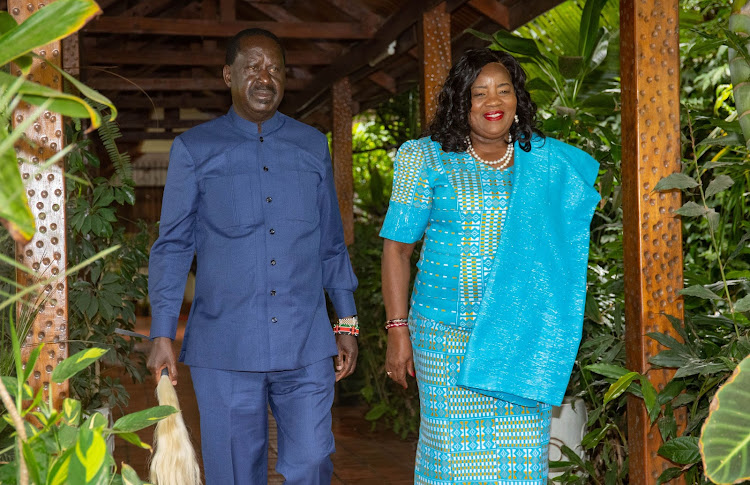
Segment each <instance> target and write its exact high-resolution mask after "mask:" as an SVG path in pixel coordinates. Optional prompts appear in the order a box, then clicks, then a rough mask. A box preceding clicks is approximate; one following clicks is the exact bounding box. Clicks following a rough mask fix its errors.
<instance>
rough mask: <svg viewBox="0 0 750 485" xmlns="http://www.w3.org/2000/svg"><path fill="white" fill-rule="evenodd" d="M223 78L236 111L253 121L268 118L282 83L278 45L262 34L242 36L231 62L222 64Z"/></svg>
mask: <svg viewBox="0 0 750 485" xmlns="http://www.w3.org/2000/svg"><path fill="white" fill-rule="evenodd" d="M224 82H225V83H226V84H227V87H229V88H230V90H231V92H232V104H233V105H234V109H235V111H237V114H239V115H240V116H242V117H243V118H245V119H246V120H249V121H252V122H254V123H260V122H263V121H266V120H268V119H270V118H271V117H272V116H273V115H274V113H275V112H276V109H278V107H279V104H280V103H281V99H282V98H283V97H284V87H285V86H286V73H285V71H284V58H283V56H282V54H281V47H279V45H278V44H276V42H274V41H273V39H269V38H268V37H265V36H262V35H254V36H250V37H243V38H242V39H241V40H240V50H239V52H238V53H237V57H236V58H235V59H234V62H233V63H232V65H231V66H226V65H225V66H224Z"/></svg>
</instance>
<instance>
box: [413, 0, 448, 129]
mask: <svg viewBox="0 0 750 485" xmlns="http://www.w3.org/2000/svg"><path fill="white" fill-rule="evenodd" d="M418 44H419V73H420V85H419V88H420V95H421V98H422V102H421V105H422V117H421V119H422V129H423V130H424V129H426V128H427V126H428V125H429V123H430V120H432V117H433V115H434V114H435V109H436V108H437V95H438V93H440V89H441V88H442V87H443V83H444V82H445V78H446V77H448V71H450V69H451V62H452V61H451V14H450V12H448V9H447V7H446V4H445V2H442V3H440V4H438V5H437V6H435V7H434V8H432V9H430V10H428V11H426V12H424V13H423V14H422V17H421V18H420V20H419V42H418Z"/></svg>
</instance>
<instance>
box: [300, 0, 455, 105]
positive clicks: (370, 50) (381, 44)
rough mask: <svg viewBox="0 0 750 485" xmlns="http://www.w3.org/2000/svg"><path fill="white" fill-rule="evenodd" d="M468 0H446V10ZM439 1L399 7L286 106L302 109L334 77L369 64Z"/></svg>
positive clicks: (417, 0)
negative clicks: (372, 33)
mask: <svg viewBox="0 0 750 485" xmlns="http://www.w3.org/2000/svg"><path fill="white" fill-rule="evenodd" d="M466 1H467V0H449V1H447V2H445V3H446V10H447V11H448V12H452V11H453V10H455V9H457V8H458V7H460V6H461V5H463V4H464V3H466ZM439 3H441V2H440V1H437V0H413V1H410V2H408V3H407V4H406V6H404V7H402V8H401V10H400V11H398V12H396V13H395V14H393V15H392V16H391V17H390V18H389V19H388V20H387V21H386V22H385V23H384V24H383V25H382V26H381V27H380V28H379V29H378V31H377V32H376V33H375V34H374V35H373V36H372V39H371V40H370V41H368V42H365V43H362V44H359V45H357V46H356V47H354V48H353V49H351V50H349V52H347V53H346V54H344V55H342V56H340V57H339V58H338V59H337V60H336V61H335V62H333V63H332V64H331V65H329V66H328V67H327V68H326V69H324V70H323V71H321V73H320V74H318V76H317V77H316V78H315V79H314V80H313V81H312V82H311V83H310V86H309V87H308V88H307V89H306V90H305V91H304V92H303V93H301V94H300V95H299V96H298V97H296V98H295V99H294V100H292V101H291V102H289V103H288V104H287V106H288V107H289V108H291V109H292V110H293V111H294V112H295V113H299V112H300V111H302V110H304V109H305V108H306V107H307V106H308V105H309V104H310V103H312V102H313V101H314V100H315V99H316V98H317V97H318V96H320V95H321V94H322V93H323V92H324V91H326V90H328V88H329V87H330V86H331V85H332V84H333V82H334V81H336V80H337V79H341V78H342V77H345V76H348V75H350V74H351V73H353V72H354V71H356V70H357V69H360V68H362V67H364V66H366V65H367V64H368V62H370V61H371V60H372V59H376V58H378V57H380V56H381V54H382V53H383V52H385V51H386V49H387V48H388V45H389V44H390V43H391V42H392V41H393V39H396V38H398V37H399V35H400V34H401V33H402V32H403V31H405V30H406V29H408V28H410V27H411V26H413V25H414V24H415V23H416V22H417V21H418V20H419V19H420V18H421V15H422V13H423V12H425V11H427V10H428V9H430V8H431V7H433V6H435V5H437V4H439Z"/></svg>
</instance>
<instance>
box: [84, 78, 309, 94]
mask: <svg viewBox="0 0 750 485" xmlns="http://www.w3.org/2000/svg"><path fill="white" fill-rule="evenodd" d="M87 84H88V85H89V86H90V87H92V88H94V89H96V90H99V91H140V90H144V91H226V90H228V89H229V88H227V85H226V84H224V80H223V79H221V78H220V77H215V78H211V77H206V78H176V77H161V78H129V79H121V78H118V77H97V78H94V79H89V80H88V82H87ZM306 84H307V82H306V81H300V80H299V79H287V81H286V90H287V91H299V90H301V89H304V87H305V85H306Z"/></svg>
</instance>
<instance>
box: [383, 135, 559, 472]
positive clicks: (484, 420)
mask: <svg viewBox="0 0 750 485" xmlns="http://www.w3.org/2000/svg"><path fill="white" fill-rule="evenodd" d="M516 149H518V147H517V146H516ZM512 182H513V168H512V167H511V168H509V169H506V170H496V169H494V168H492V167H490V166H488V165H485V164H483V163H481V162H477V161H475V160H474V159H473V158H472V157H471V156H470V155H468V154H467V153H446V152H443V151H442V149H441V148H440V145H439V144H438V143H436V142H433V141H431V140H429V139H427V138H424V139H421V140H414V141H409V142H407V143H405V144H404V145H403V146H402V147H401V149H400V150H399V152H398V154H397V156H396V161H395V164H394V180H393V192H392V195H391V201H390V205H389V208H388V213H387V215H386V218H385V222H384V224H383V228H382V230H381V232H380V235H381V236H382V237H384V238H387V239H391V240H394V241H399V242H404V243H413V242H415V241H418V240H419V239H421V238H422V237H423V236H424V244H423V246H422V254H421V256H420V259H419V263H418V270H419V271H418V274H417V278H416V281H415V283H414V289H413V292H412V298H411V309H410V314H409V330H410V334H411V341H412V347H413V350H414V363H415V366H416V371H417V383H418V385H419V396H420V413H421V425H420V430H419V444H418V447H417V459H416V468H415V477H414V483H415V484H425V485H438V484H441V485H442V484H467V485H468V484H477V485H478V484H503V485H516V484H517V485H532V484H533V485H536V484H539V485H543V484H546V483H547V472H548V452H547V448H548V445H549V423H550V410H551V408H550V406H549V405H548V404H544V403H539V404H537V405H535V406H528V407H527V406H520V405H517V404H513V403H510V402H506V401H503V400H499V399H495V398H492V397H489V396H485V395H482V394H477V393H475V392H472V391H469V390H467V389H465V388H462V387H458V386H457V385H456V377H457V375H458V371H459V369H460V366H461V363H462V361H463V358H464V351H465V346H466V343H467V341H468V338H469V335H470V334H471V329H472V326H473V324H474V320H475V319H476V314H477V311H478V309H479V305H480V303H481V301H482V293H483V290H484V283H483V281H484V280H485V278H486V277H487V276H488V274H489V272H490V270H491V269H492V263H493V258H494V256H495V252H496V250H497V244H498V241H499V239H500V237H501V233H502V227H503V222H504V219H505V214H506V210H507V207H508V201H509V198H510V192H511V186H512Z"/></svg>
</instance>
